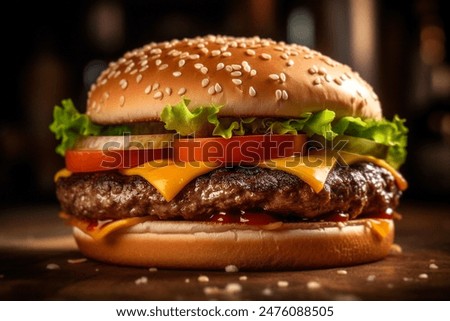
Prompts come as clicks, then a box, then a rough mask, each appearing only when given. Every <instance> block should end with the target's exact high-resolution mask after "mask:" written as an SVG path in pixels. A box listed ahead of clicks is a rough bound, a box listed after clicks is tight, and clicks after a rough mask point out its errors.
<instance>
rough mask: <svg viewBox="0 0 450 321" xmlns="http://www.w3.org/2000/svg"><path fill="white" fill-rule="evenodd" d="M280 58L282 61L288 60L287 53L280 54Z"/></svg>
mask: <svg viewBox="0 0 450 321" xmlns="http://www.w3.org/2000/svg"><path fill="white" fill-rule="evenodd" d="M280 57H281V58H283V59H284V60H287V59H289V55H288V54H287V53H282V54H281V55H280Z"/></svg>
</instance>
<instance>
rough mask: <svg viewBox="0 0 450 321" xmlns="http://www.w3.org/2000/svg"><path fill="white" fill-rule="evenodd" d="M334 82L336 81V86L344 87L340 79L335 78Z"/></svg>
mask: <svg viewBox="0 0 450 321" xmlns="http://www.w3.org/2000/svg"><path fill="white" fill-rule="evenodd" d="M333 80H334V82H335V83H336V84H338V85H339V86H340V85H342V80H340V79H339V78H334V79H333Z"/></svg>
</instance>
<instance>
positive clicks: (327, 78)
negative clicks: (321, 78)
mask: <svg viewBox="0 0 450 321" xmlns="http://www.w3.org/2000/svg"><path fill="white" fill-rule="evenodd" d="M331 79H332V78H331V76H330V75H328V74H327V75H325V81H326V82H330V81H331Z"/></svg>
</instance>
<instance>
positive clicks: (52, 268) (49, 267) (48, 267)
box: [46, 263, 60, 270]
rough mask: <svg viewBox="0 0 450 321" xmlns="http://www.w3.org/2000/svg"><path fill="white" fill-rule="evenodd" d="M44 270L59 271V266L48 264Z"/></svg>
mask: <svg viewBox="0 0 450 321" xmlns="http://www.w3.org/2000/svg"><path fill="white" fill-rule="evenodd" d="M46 269H47V270H59V269H60V266H59V265H58V264H56V263H49V264H47V266H46Z"/></svg>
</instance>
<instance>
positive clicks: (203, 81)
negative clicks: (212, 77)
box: [202, 78, 209, 88]
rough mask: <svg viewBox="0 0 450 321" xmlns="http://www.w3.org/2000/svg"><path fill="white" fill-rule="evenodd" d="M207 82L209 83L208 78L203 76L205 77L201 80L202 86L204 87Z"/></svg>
mask: <svg viewBox="0 0 450 321" xmlns="http://www.w3.org/2000/svg"><path fill="white" fill-rule="evenodd" d="M208 84H209V79H208V78H205V79H203V80H202V87H203V88H205V87H206V86H208Z"/></svg>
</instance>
